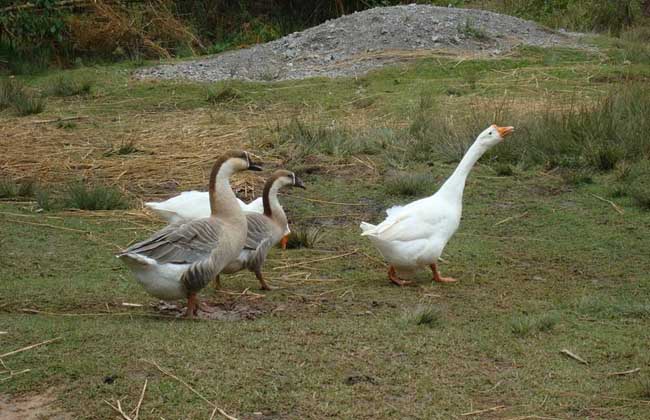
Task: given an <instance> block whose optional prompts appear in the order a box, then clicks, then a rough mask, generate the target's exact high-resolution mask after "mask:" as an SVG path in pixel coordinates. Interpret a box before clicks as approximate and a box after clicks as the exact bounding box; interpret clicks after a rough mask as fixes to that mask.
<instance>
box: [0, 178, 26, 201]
mask: <svg viewBox="0 0 650 420" xmlns="http://www.w3.org/2000/svg"><path fill="white" fill-rule="evenodd" d="M33 195H34V182H33V181H24V182H17V181H14V180H11V179H0V198H19V197H32V196H33Z"/></svg>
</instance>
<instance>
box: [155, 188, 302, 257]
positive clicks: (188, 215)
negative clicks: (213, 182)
mask: <svg viewBox="0 0 650 420" xmlns="http://www.w3.org/2000/svg"><path fill="white" fill-rule="evenodd" d="M237 202H238V203H239V207H240V208H241V209H242V211H244V212H253V213H259V214H262V213H264V203H263V200H262V197H257V198H256V199H255V200H253V201H251V202H250V203H245V202H243V201H242V200H240V199H239V198H237ZM144 205H145V207H147V208H149V209H151V210H152V211H153V212H154V213H156V214H157V215H158V216H160V217H161V218H163V219H165V220H166V221H167V222H169V223H179V222H189V221H190V220H195V219H200V218H202V217H208V216H209V215H210V199H209V197H208V192H207V191H183V192H182V193H180V194H179V195H177V196H175V197H172V198H170V199H167V200H165V201H161V202H153V201H150V202H146V203H144ZM290 233H291V230H290V229H289V223H286V224H285V226H284V232H283V234H282V239H281V240H280V245H281V246H282V249H286V248H287V242H288V239H289V234H290Z"/></svg>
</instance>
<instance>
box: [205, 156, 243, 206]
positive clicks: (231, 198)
mask: <svg viewBox="0 0 650 420" xmlns="http://www.w3.org/2000/svg"><path fill="white" fill-rule="evenodd" d="M235 172H236V168H235V164H234V162H233V161H229V160H227V159H225V160H223V159H220V160H218V161H217V162H215V164H214V166H213V167H212V172H211V173H210V184H209V188H208V196H209V198H210V214H211V215H212V216H215V215H219V217H228V216H230V215H235V214H237V210H239V212H240V213H241V210H240V209H239V204H238V203H237V197H236V196H235V193H234V192H233V191H232V188H231V186H230V177H231V176H232V175H233V174H234V173H235Z"/></svg>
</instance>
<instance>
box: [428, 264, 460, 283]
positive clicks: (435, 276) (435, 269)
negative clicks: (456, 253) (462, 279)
mask: <svg viewBox="0 0 650 420" xmlns="http://www.w3.org/2000/svg"><path fill="white" fill-rule="evenodd" d="M429 267H431V271H432V272H433V279H432V280H433V281H435V282H438V283H453V282H455V281H458V280H456V279H455V278H452V277H440V273H439V272H438V266H437V265H436V264H435V263H434V264H431V265H430V266H429Z"/></svg>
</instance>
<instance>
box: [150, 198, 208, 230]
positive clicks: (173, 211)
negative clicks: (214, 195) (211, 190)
mask: <svg viewBox="0 0 650 420" xmlns="http://www.w3.org/2000/svg"><path fill="white" fill-rule="evenodd" d="M144 205H145V206H146V207H148V208H150V209H151V210H153V212H154V213H156V214H158V215H159V216H160V217H162V218H163V219H165V220H167V221H169V222H172V223H174V222H178V221H190V220H194V219H201V218H204V217H208V216H210V199H209V198H208V193H207V192H205V191H185V192H182V193H180V194H179V195H177V196H176V197H172V198H170V199H168V200H165V201H161V202H160V203H155V202H148V203H144Z"/></svg>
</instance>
